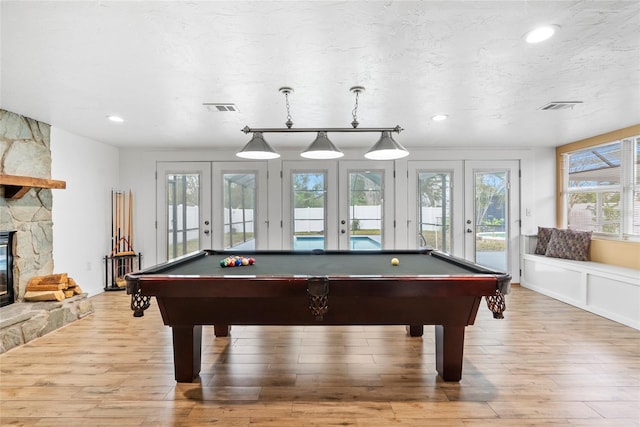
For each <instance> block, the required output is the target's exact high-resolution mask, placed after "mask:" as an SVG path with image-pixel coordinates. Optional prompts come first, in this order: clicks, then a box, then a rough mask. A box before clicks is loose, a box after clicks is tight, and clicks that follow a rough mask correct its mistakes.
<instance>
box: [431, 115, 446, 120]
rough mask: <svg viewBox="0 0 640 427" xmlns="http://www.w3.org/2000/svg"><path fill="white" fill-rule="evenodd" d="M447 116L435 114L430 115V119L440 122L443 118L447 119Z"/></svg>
mask: <svg viewBox="0 0 640 427" xmlns="http://www.w3.org/2000/svg"><path fill="white" fill-rule="evenodd" d="M448 117H449V116H447V115H446V114H436V115H435V116H433V117H431V120H433V121H434V122H441V121H443V120H447V118H448Z"/></svg>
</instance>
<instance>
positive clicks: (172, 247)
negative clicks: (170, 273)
mask: <svg viewBox="0 0 640 427" xmlns="http://www.w3.org/2000/svg"><path fill="white" fill-rule="evenodd" d="M166 188H167V227H168V230H167V258H168V259H171V258H176V257H178V256H181V255H184V254H187V253H189V252H193V251H197V250H198V249H200V212H199V207H200V175H199V174H167V187H166Z"/></svg>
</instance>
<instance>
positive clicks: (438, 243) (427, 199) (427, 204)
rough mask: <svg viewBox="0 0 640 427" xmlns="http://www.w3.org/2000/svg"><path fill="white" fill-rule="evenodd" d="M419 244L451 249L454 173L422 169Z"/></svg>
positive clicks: (419, 182)
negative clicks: (452, 184)
mask: <svg viewBox="0 0 640 427" xmlns="http://www.w3.org/2000/svg"><path fill="white" fill-rule="evenodd" d="M418 200H419V204H418V209H419V211H418V219H419V227H418V239H419V241H418V246H419V247H422V248H433V249H439V250H441V251H443V252H449V253H450V252H451V251H452V248H451V210H450V209H451V173H450V172H420V173H418Z"/></svg>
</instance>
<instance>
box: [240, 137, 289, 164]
mask: <svg viewBox="0 0 640 427" xmlns="http://www.w3.org/2000/svg"><path fill="white" fill-rule="evenodd" d="M236 156H238V157H242V158H243V159H252V160H269V159H277V158H278V157H280V154H278V153H276V151H275V150H274V149H273V148H271V146H270V145H269V143H268V142H267V141H265V140H264V137H263V136H262V132H254V133H253V137H252V138H251V141H249V142H248V143H247V145H245V146H244V148H243V149H242V150H241V151H240V152H238V153H236Z"/></svg>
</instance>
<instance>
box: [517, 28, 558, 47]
mask: <svg viewBox="0 0 640 427" xmlns="http://www.w3.org/2000/svg"><path fill="white" fill-rule="evenodd" d="M558 28H559V27H558V26H557V25H545V26H542V27H538V28H536V29H534V30H531V31H529V32H528V33H527V34H525V36H524V39H525V40H526V42H527V43H540V42H543V41H545V40H547V39H549V38H550V37H551V36H553V34H554V33H555V32H556V31H557V30H558Z"/></svg>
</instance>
